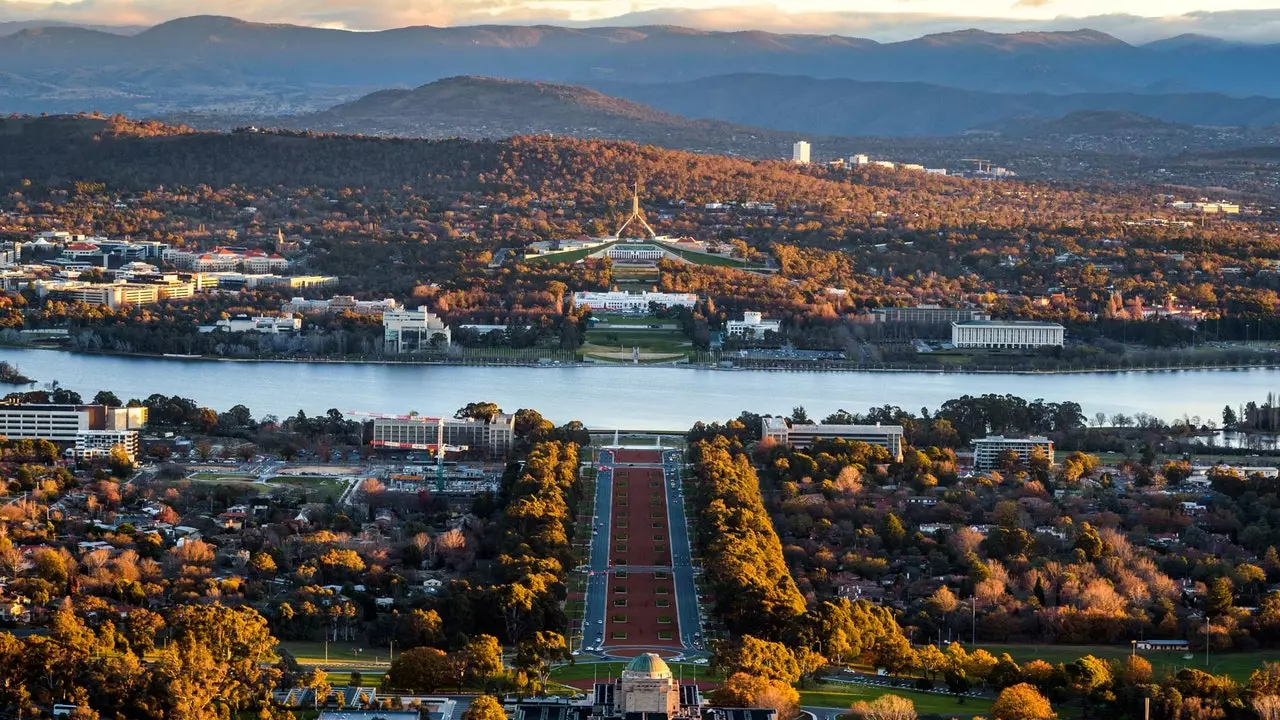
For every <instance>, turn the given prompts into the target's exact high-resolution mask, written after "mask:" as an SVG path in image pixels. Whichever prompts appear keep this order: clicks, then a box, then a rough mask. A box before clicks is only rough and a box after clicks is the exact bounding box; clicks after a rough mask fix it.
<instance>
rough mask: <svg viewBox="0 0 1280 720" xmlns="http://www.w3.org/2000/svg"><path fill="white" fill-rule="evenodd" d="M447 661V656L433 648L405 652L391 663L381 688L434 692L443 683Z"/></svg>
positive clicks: (420, 648)
mask: <svg viewBox="0 0 1280 720" xmlns="http://www.w3.org/2000/svg"><path fill="white" fill-rule="evenodd" d="M447 660H448V656H447V655H446V654H445V652H444V651H443V650H440V649H437V648H433V647H416V648H410V649H408V650H405V651H404V652H402V653H400V655H398V656H397V657H396V659H395V660H393V661H392V662H391V667H390V668H389V669H388V670H387V674H386V675H384V676H383V678H382V688H383V689H384V690H407V691H411V692H417V691H425V692H435V690H436V689H438V688H440V687H441V686H442V685H444V683H445V680H446V667H445V663H446V662H447Z"/></svg>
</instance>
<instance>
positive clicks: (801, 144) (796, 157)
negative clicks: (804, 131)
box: [791, 140, 809, 165]
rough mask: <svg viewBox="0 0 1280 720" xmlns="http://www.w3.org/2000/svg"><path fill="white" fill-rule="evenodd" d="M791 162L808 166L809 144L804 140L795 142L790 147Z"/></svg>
mask: <svg viewBox="0 0 1280 720" xmlns="http://www.w3.org/2000/svg"><path fill="white" fill-rule="evenodd" d="M791 162H793V163H795V164H797V165H808V164H809V143H807V142H805V141H804V140H797V141H796V143H795V144H794V145H792V146H791Z"/></svg>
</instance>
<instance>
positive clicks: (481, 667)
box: [465, 635, 502, 687]
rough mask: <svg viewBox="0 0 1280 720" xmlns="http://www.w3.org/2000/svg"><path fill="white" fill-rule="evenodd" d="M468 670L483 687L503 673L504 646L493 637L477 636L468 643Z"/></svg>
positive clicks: (466, 650)
mask: <svg viewBox="0 0 1280 720" xmlns="http://www.w3.org/2000/svg"><path fill="white" fill-rule="evenodd" d="M465 652H466V657H467V669H468V671H469V672H470V673H471V675H472V676H473V677H475V678H476V679H477V680H479V681H480V685H481V687H484V686H485V685H486V684H488V680H489V678H491V677H493V676H494V675H497V674H499V673H501V672H502V646H501V645H500V644H498V638H496V637H494V636H492V635H477V636H475V637H473V638H471V639H470V640H468V641H467V646H466V649H465Z"/></svg>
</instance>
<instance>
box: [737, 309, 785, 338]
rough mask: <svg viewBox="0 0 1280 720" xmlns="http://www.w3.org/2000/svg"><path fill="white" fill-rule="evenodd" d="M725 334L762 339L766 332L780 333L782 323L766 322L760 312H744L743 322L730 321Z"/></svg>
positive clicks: (775, 321)
mask: <svg viewBox="0 0 1280 720" xmlns="http://www.w3.org/2000/svg"><path fill="white" fill-rule="evenodd" d="M724 328H725V332H727V333H729V334H730V335H750V336H751V337H754V338H762V337H764V334H765V333H766V332H775V333H776V332H780V331H781V330H782V323H781V322H779V321H777V320H766V319H765V318H764V316H763V315H761V314H760V313H758V312H744V313H742V319H741V320H730V321H728V322H727V323H725V326H724Z"/></svg>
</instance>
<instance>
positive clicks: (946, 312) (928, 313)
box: [871, 305, 991, 326]
mask: <svg viewBox="0 0 1280 720" xmlns="http://www.w3.org/2000/svg"><path fill="white" fill-rule="evenodd" d="M871 314H872V316H873V317H875V321H876V322H877V323H902V324H907V325H943V326H945V325H950V324H951V323H957V322H974V321H983V320H990V319H991V318H990V316H988V315H987V314H986V313H985V312H983V311H982V309H981V308H950V307H942V306H941V305H913V306H911V307H878V308H876V309H874V310H872V311H871Z"/></svg>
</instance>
